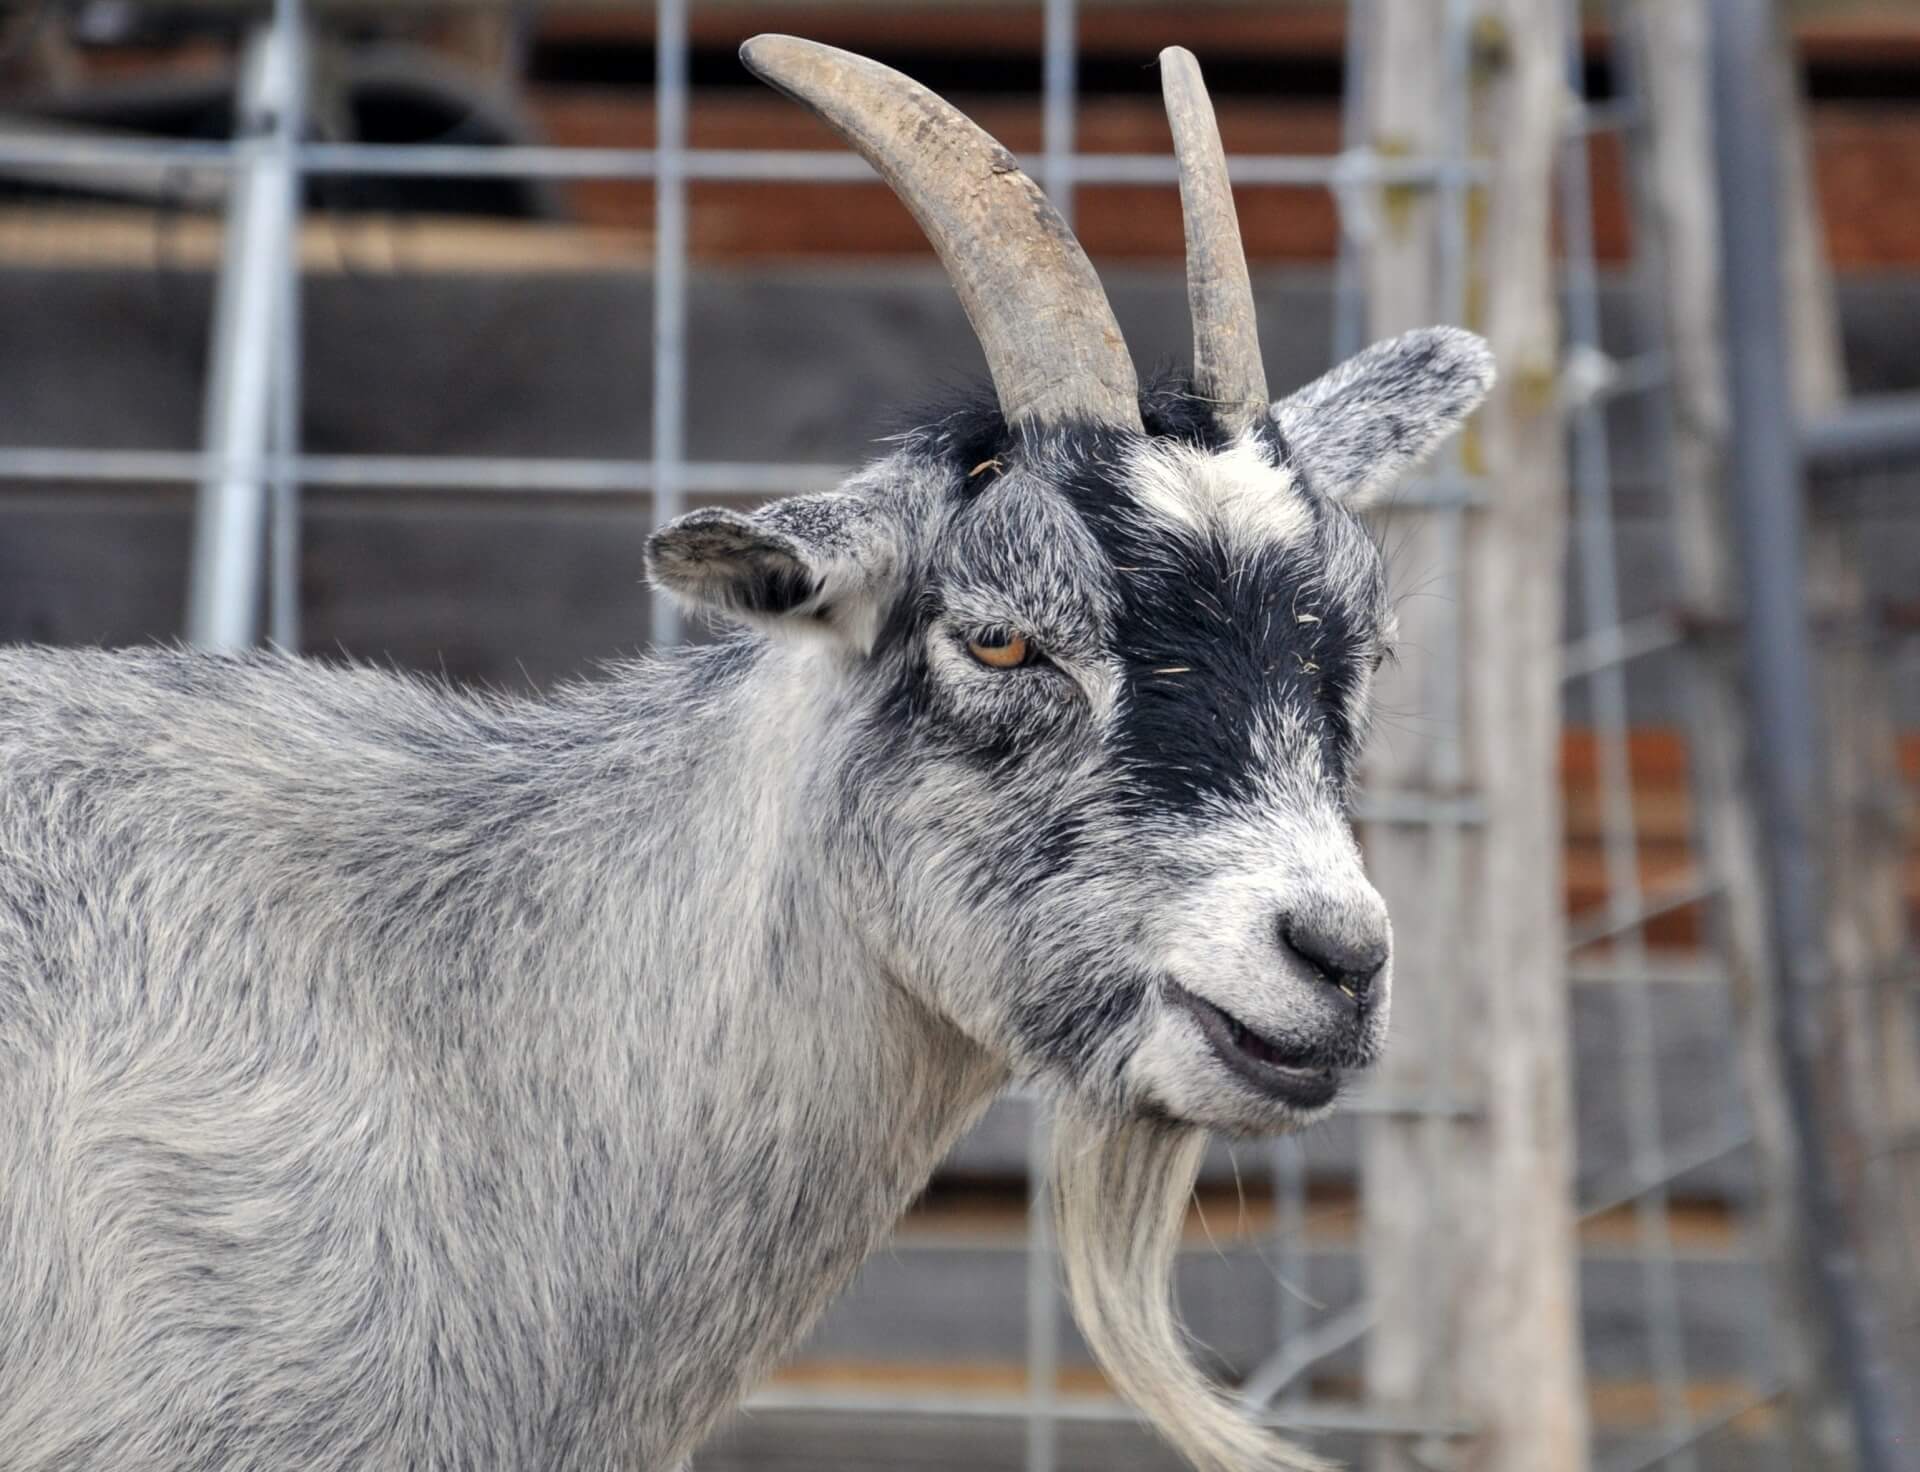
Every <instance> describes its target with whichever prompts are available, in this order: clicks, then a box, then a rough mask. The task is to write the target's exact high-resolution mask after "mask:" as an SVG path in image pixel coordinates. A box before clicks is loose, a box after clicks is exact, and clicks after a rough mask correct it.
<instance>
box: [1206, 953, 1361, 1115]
mask: <svg viewBox="0 0 1920 1472" xmlns="http://www.w3.org/2000/svg"><path fill="white" fill-rule="evenodd" d="M1168 991H1169V992H1170V993H1171V995H1172V997H1173V1000H1174V1001H1175V1002H1177V1003H1179V1005H1180V1007H1181V1010H1183V1011H1184V1012H1186V1014H1187V1015H1188V1016H1189V1017H1191V1018H1192V1019H1193V1020H1194V1023H1195V1024H1196V1025H1197V1026H1198V1027H1199V1029H1200V1035H1201V1036H1202V1037H1203V1038H1205V1039H1206V1040H1207V1046H1208V1047H1210V1048H1211V1049H1212V1050H1213V1054H1214V1056H1215V1057H1216V1058H1218V1059H1219V1060H1220V1062H1221V1063H1222V1064H1223V1065H1225V1067H1226V1068H1227V1071H1228V1072H1230V1073H1232V1074H1233V1075H1234V1076H1235V1077H1236V1078H1238V1079H1239V1080H1240V1081H1241V1082H1242V1083H1245V1084H1247V1085H1249V1086H1250V1087H1252V1088H1253V1089H1255V1090H1256V1091H1257V1092H1259V1093H1261V1094H1264V1095H1266V1096H1267V1097H1268V1098H1270V1099H1278V1100H1279V1101H1280V1102H1281V1103H1283V1104H1287V1105H1291V1106H1292V1107H1293V1108H1295V1109H1323V1108H1325V1107H1326V1106H1327V1105H1329V1104H1331V1103H1332V1102H1333V1098H1334V1095H1336V1094H1338V1093H1339V1092H1340V1071H1339V1070H1338V1069H1336V1068H1334V1067H1332V1066H1331V1065H1329V1064H1327V1063H1325V1062H1322V1061H1321V1060H1320V1058H1319V1057H1318V1056H1316V1054H1315V1053H1314V1052H1313V1051H1312V1050H1310V1049H1305V1048H1299V1047H1288V1046H1286V1045H1285V1044H1284V1043H1278V1042H1275V1041H1274V1040H1273V1039H1272V1038H1269V1037H1265V1036H1263V1035H1262V1034H1260V1033H1258V1032H1255V1031H1254V1030H1253V1029H1252V1028H1250V1027H1248V1026H1247V1025H1246V1024H1245V1023H1244V1022H1242V1021H1241V1020H1240V1019H1239V1018H1237V1017H1235V1016H1234V1015H1233V1014H1232V1013H1230V1012H1223V1011H1221V1010H1220V1008H1218V1007H1216V1006H1214V1005H1213V1003H1211V1002H1209V1001H1208V1000H1207V999H1206V998H1205V997H1201V996H1196V995H1195V994H1194V993H1192V992H1190V991H1188V990H1187V989H1186V988H1185V987H1183V986H1179V985H1177V984H1175V983H1172V982H1169V983H1168Z"/></svg>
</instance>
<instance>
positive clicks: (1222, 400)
mask: <svg viewBox="0 0 1920 1472" xmlns="http://www.w3.org/2000/svg"><path fill="white" fill-rule="evenodd" d="M1160 91H1161V95H1162V96H1163V97H1164V98H1165V99H1166V104H1167V121H1168V122H1169V123H1171V124H1172V125H1173V152H1174V156H1175V157H1176V158H1177V159H1178V160H1179V162H1180V211H1181V214H1182V216H1183V217H1184V218H1185V221H1186V227H1187V305H1188V307H1189V308H1190V309H1191V310H1192V313H1193V384H1194V388H1195V389H1196V390H1198V391H1199V392H1200V393H1201V394H1202V395H1204V396H1205V397H1206V398H1209V399H1211V400H1213V401H1214V402H1215V403H1216V404H1218V405H1219V409H1218V410H1217V414H1216V417H1217V418H1218V419H1219V421H1220V423H1221V424H1222V425H1223V426H1224V427H1226V428H1227V429H1230V430H1234V431H1239V430H1242V429H1245V428H1246V427H1247V426H1248V425H1250V424H1253V423H1254V422H1255V421H1256V420H1258V418H1259V417H1260V416H1261V415H1263V414H1265V413H1266V412H1267V371H1266V369H1265V368H1263V367H1262V366H1261V363H1260V336H1259V332H1258V330H1257V329H1256V327H1255V324H1254V317H1253V283H1252V282H1251V281H1250V280H1248V278H1247V257H1246V252H1245V251H1243V250H1242V249H1241V248H1240V220H1239V217H1238V216H1237V215H1235V214H1234V210H1233V189H1232V187H1231V186H1230V185H1229V184H1228V183H1227V155H1226V151H1225V150H1224V149H1223V148H1221V146H1220V128H1219V125H1218V124H1217V123H1216V122H1215V121H1214V117H1213V103H1212V101H1211V100H1210V99H1209V98H1208V97H1207V84H1206V83H1205V82H1204V81H1202V80H1201V79H1200V63H1199V62H1197V61H1195V60H1194V57H1193V53H1192V52H1191V51H1188V50H1187V49H1186V48H1185V47H1182V46H1169V47H1168V48H1167V49H1166V50H1165V51H1162V52H1161V53H1160Z"/></svg>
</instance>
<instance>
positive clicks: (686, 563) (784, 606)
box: [647, 491, 897, 651]
mask: <svg viewBox="0 0 1920 1472" xmlns="http://www.w3.org/2000/svg"><path fill="white" fill-rule="evenodd" d="M890 532H891V526H890V524H889V522H888V521H887V519H886V518H884V517H881V516H879V515H877V514H876V513H875V511H874V509H873V507H872V506H871V504H870V503H868V502H867V501H866V500H864V499H863V498H861V497H859V496H855V495H849V494H847V493H846V492H843V491H829V492H825V493H823V494H820V495H812V496H792V497H789V498H788V499H786V500H784V501H775V502H774V503H773V504H772V505H769V506H763V507H762V508H761V509H760V510H758V511H756V512H754V513H753V514H752V515H750V516H747V515H742V514H741V513H740V512H738V511H727V510H723V509H721V508H719V507H712V508H708V509H706V510H702V511H689V512H688V513H687V514H686V515H685V516H680V517H676V518H674V520H672V521H670V522H668V523H667V524H666V525H665V526H663V527H661V528H660V530H659V531H657V532H655V533H654V534H653V535H652V536H651V537H649V538H648V539H647V576H648V577H649V578H651V579H652V580H653V582H654V585H655V586H656V587H660V588H663V589H665V590H666V591H667V592H669V593H671V594H672V595H673V596H674V598H675V599H676V600H678V601H679V602H680V603H681V604H682V605H683V606H685V607H688V608H692V609H698V610H700V611H703V612H706V613H713V614H720V615H723V616H726V617H729V618H734V619H737V620H739V621H740V622H742V623H748V624H753V625H755V626H757V627H760V628H763V629H766V630H767V631H769V632H770V633H824V634H830V635H834V636H837V637H839V638H843V639H846V640H847V641H849V642H850V643H852V644H853V645H855V646H856V647H857V648H859V649H861V650H862V651H865V650H867V649H870V648H872V647H873V641H874V638H875V636H876V635H877V633H878V631H879V625H880V617H881V614H882V613H883V612H884V603H885V598H886V594H887V591H888V589H889V588H890V587H891V585H892V582H893V574H894V568H895V564H896V560H897V559H896V556H895V548H894V542H893V538H892V536H891V535H890Z"/></svg>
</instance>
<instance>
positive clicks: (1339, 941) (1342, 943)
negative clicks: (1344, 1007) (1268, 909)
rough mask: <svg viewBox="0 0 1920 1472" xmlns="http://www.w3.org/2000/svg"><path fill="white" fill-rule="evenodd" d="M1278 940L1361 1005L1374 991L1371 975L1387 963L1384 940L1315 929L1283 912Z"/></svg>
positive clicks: (1377, 972) (1330, 983) (1373, 975)
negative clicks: (1334, 933)
mask: <svg viewBox="0 0 1920 1472" xmlns="http://www.w3.org/2000/svg"><path fill="white" fill-rule="evenodd" d="M1280 940H1281V942H1282V943H1283V944H1284V945H1285V946H1286V948H1287V949H1288V950H1290V951H1292V952H1293V953H1294V954H1295V955H1296V956H1298V957H1299V958H1300V959H1301V960H1303V961H1305V962H1306V963H1307V964H1308V965H1309V966H1311V967H1312V968H1313V969H1314V971H1315V972H1316V973H1318V975H1319V977H1320V979H1321V980H1322V981H1325V982H1327V983H1328V984H1329V985H1331V986H1336V987H1338V988H1339V989H1340V990H1341V991H1342V992H1344V993H1346V995H1347V996H1348V998H1350V999H1351V1000H1352V1001H1353V1002H1355V1003H1356V1004H1359V1005H1362V1006H1364V1005H1365V1004H1366V1002H1367V998H1368V993H1370V992H1371V991H1372V990H1373V982H1374V978H1375V977H1377V976H1378V975H1379V974H1380V972H1381V969H1382V968H1383V967H1384V966H1385V965H1386V964H1387V943H1386V941H1385V940H1383V939H1376V938H1372V937H1352V936H1344V935H1333V934H1329V933H1326V932H1322V931H1317V930H1315V929H1314V928H1313V927H1312V926H1310V925H1302V924H1300V923H1298V922H1296V921H1295V920H1294V919H1293V918H1292V917H1291V916H1285V915H1283V916H1282V917H1281V919H1280Z"/></svg>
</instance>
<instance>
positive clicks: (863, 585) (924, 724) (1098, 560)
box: [650, 330, 1491, 1131]
mask: <svg viewBox="0 0 1920 1472" xmlns="http://www.w3.org/2000/svg"><path fill="white" fill-rule="evenodd" d="M1490 376H1491V370H1490V366H1489V361H1488V359H1487V356H1486V353H1485V350H1484V347H1483V346H1482V345H1481V344H1480V342H1479V340H1478V339H1476V338H1473V337H1471V336H1470V335H1468V334H1465V333H1459V332H1451V331H1445V330H1436V331H1432V332H1425V333H1415V334H1410V335H1409V336H1407V337H1405V338H1401V339H1398V340H1396V341H1394V342H1392V343H1387V344H1383V345H1381V346H1380V347H1377V348H1375V349H1372V350H1370V351H1369V352H1368V353H1366V354H1362V355H1361V357H1360V358H1358V359H1356V360H1354V361H1353V362H1352V363H1350V364H1348V365H1346V366H1345V367H1344V368H1342V369H1338V370H1336V371H1335V372H1334V373H1331V374H1329V375H1328V376H1327V377H1326V378H1324V379H1322V380H1320V381H1319V382H1318V383H1316V384H1314V385H1312V386H1310V387H1309V388H1307V389H1305V390H1303V391H1302V392H1301V393H1299V394H1296V395H1295V396H1293V397H1292V398H1290V399H1287V400H1284V401H1282V402H1281V403H1280V404H1277V405H1275V406H1274V407H1273V410H1272V413H1271V414H1270V415H1269V416H1266V417H1265V418H1263V419H1262V420H1261V421H1260V422H1258V423H1257V424H1255V425H1254V426H1252V427H1250V428H1248V429H1246V430H1243V431H1241V432H1239V433H1236V434H1232V435H1229V434H1227V433H1225V432H1223V431H1222V430H1220V429H1219V428H1218V427H1217V426H1216V425H1215V423H1214V421H1213V419H1212V418H1211V417H1210V416H1209V415H1208V414H1206V413H1205V412H1203V409H1202V408H1201V407H1196V405H1197V401H1196V400H1195V399H1194V398H1193V397H1192V396H1191V395H1185V394H1181V393H1176V392H1150V393H1149V394H1148V395H1146V396H1145V397H1144V398H1143V400H1142V417H1143V427H1142V430H1141V431H1140V432H1138V433H1134V432H1116V431H1112V430H1110V429H1105V428H1100V429H1074V428H1071V427H1069V428H1065V429H1061V430H1057V431H1052V432H1047V433H1021V432H1010V431H1009V430H1008V429H1007V428H1006V427H1005V426H1004V424H1003V423H1002V421H1001V420H1000V418H999V417H998V415H997V414H995V413H992V412H990V411H980V412H976V413H966V412H962V413H959V414H955V415H950V416H948V417H946V418H944V419H942V420H939V421H937V422H936V424H935V426H934V428H932V429H929V430H925V431H921V432H918V433H916V434H914V435H911V436H908V437H907V439H906V441H905V442H904V444H903V445H902V447H901V448H900V449H899V450H898V451H897V452H896V453H895V454H894V455H892V456H891V457H889V458H888V459H886V460H883V461H881V462H879V463H878V464H877V465H875V466H874V467H872V468H870V469H869V470H868V471H866V472H865V473H863V474H862V475H860V476H858V477H856V478H855V479H854V480H853V481H851V482H850V483H849V484H848V486H847V487H846V488H845V489H844V490H842V491H840V492H836V493H833V494H830V495H826V496H815V497H801V498H796V499H793V500H790V501H786V502H782V503H778V504H776V505H774V506H771V507H769V508H767V509H766V510H764V511H762V512H760V513H759V514H757V515H755V516H752V517H747V516H741V515H737V514H735V513H732V512H728V511H702V512H696V513H693V514H692V515H690V516H687V517H684V518H682V519H681V520H680V521H678V522H676V523H674V524H673V525H671V526H669V527H667V528H665V529H663V530H662V531H661V532H660V533H659V534H658V535H657V536H656V537H655V538H654V540H653V542H652V544H651V546H650V559H651V566H652V571H653V574H654V577H655V578H656V580H657V581H659V582H660V583H661V584H662V585H664V586H665V587H667V588H669V589H670V590H672V591H673V592H675V593H676V594H678V595H680V596H681V597H682V598H683V600H685V601H687V602H689V603H691V604H694V605H696V606H699V607H704V608H706V609H708V610H720V611H723V612H725V613H729V614H731V615H733V616H735V617H737V618H740V619H742V620H744V621H746V622H748V623H750V624H754V625H758V626H760V627H761V628H763V629H765V630H767V631H768V632H771V633H774V634H781V635H801V636H811V637H802V638H800V639H799V640H797V641H796V640H793V639H788V640H784V641H782V642H783V643H784V645H785V647H784V648H783V649H781V650H779V651H767V652H766V653H765V655H764V657H765V658H768V659H771V660H778V661H783V662H793V663H794V665H795V667H797V668H799V669H801V670H804V671H806V672H807V673H806V677H805V678H806V679H807V680H808V681H809V682H811V683H812V684H814V685H815V686H816V687H817V688H815V689H812V690H810V691H809V698H810V699H812V700H813V701H815V702H817V704H816V706H815V710H816V713H817V722H816V721H815V720H811V719H810V720H808V721H807V722H806V723H805V724H806V728H808V729H810V730H812V731H813V733H814V734H813V735H812V736H811V737H810V738H809V740H810V743H811V747H812V751H811V755H810V758H809V763H808V766H809V770H810V772H811V773H812V776H811V777H810V779H809V781H810V784H811V787H812V790H811V791H810V793H809V794H808V801H809V802H810V804H811V805H812V807H813V809H814V810H815V811H817V812H818V813H819V814H820V817H819V820H818V827H817V831H818V832H819V833H820V835H821V840H822V847H821V849H820V856H821V858H820V861H821V862H822V863H825V864H829V865H831V866H833V867H834V868H835V869H836V871H837V875H838V877H837V880H836V883H837V884H838V885H839V886H840V887H841V890H842V893H843V897H844V899H845V901H846V908H845V913H846V914H848V915H850V916H854V917H857V918H856V921H855V928H856V929H858V930H859V931H860V932H861V937H860V938H861V941H862V943H863V944H865V945H867V946H869V947H870V948H871V950H872V954H874V956H875V957H876V958H877V959H879V961H880V962H881V964H883V965H885V966H886V967H888V968H889V969H890V970H891V971H892V972H893V973H894V974H896V975H897V976H898V977H899V978H900V979H901V981H902V982H903V983H905V984H907V985H909V986H911V987H913V988H915V989H916V990H917V991H919V993H920V994H921V995H922V996H923V998H924V999H925V1000H927V1001H928V1002H929V1003H930V1004H931V1005H932V1006H934V1007H935V1008H937V1009H938V1010H940V1011H941V1012H943V1013H944V1014H946V1015H947V1016H949V1017H950V1018H951V1019H952V1020H953V1021H955V1022H956V1023H957V1024H958V1025H959V1026H960V1027H962V1028H963V1029H964V1030H965V1031H966V1032H967V1033H969V1034H970V1035H972V1036H973V1037H974V1038H976V1039H977V1040H978V1041H980V1042H982V1043H983V1044H985V1045H986V1046H988V1047H989V1048H991V1049H992V1050H993V1051H995V1052H996V1053H997V1054H998V1055H1000V1056H1001V1057H1003V1058H1004V1059H1006V1060H1007V1061H1008V1062H1009V1064H1010V1065H1011V1066H1012V1067H1013V1068H1015V1069H1016V1070H1017V1071H1019V1072H1021V1073H1023V1074H1024V1075H1026V1076H1029V1077H1037V1078H1041V1079H1045V1080H1047V1081H1049V1082H1052V1083H1055V1084H1058V1085H1062V1086H1065V1087H1067V1088H1070V1089H1072V1090H1073V1091H1075V1092H1076V1093H1077V1094H1079V1095H1080V1096H1081V1097H1082V1098H1083V1099H1084V1100H1086V1101H1088V1102H1092V1103H1096V1104H1098V1105H1099V1106H1101V1107H1103V1108H1106V1109H1110V1110H1119V1111H1123V1112H1126V1113H1129V1114H1142V1113H1144V1114H1158V1115H1162V1116H1169V1117H1172V1118H1174V1119H1178V1120H1181V1121H1184V1122H1189V1123H1194V1124H1201V1125H1206V1126H1210V1127H1213V1128H1216V1129H1228V1130H1239V1131H1260V1130H1272V1129H1276V1128H1283V1127H1287V1126H1289V1125H1292V1124H1296V1123H1298V1122H1300V1121H1301V1120H1303V1119H1306V1118H1310V1117H1312V1116H1313V1115H1315V1114H1317V1113H1319V1112H1321V1111H1323V1110H1324V1109H1325V1108H1326V1107H1327V1106H1328V1105H1329V1104H1330V1103H1331V1102H1332V1100H1333V1098H1334V1095H1335V1093H1336V1091H1337V1089H1338V1087H1339V1083H1340V1080H1341V1078H1342V1076H1343V1075H1344V1074H1345V1073H1346V1072H1348V1071H1350V1070H1353V1069H1357V1068H1362V1067H1365V1066H1366V1065H1367V1064H1368V1063H1369V1062H1371V1061H1372V1060H1373V1059H1374V1057H1375V1056H1376V1055H1377V1053H1378V1052H1379V1049H1380V1046H1381V1043H1382V1040H1383V1036H1384V1032H1385V1027H1386V1017H1387V1006H1388V996H1389V991H1390V972H1391V965H1390V961H1389V930H1388V923H1387V916H1386V911H1385V907H1384V905H1383V904H1382V902H1381V900H1380V897H1379V895H1378V894H1377V893H1376V892H1375V891H1374V890H1373V888H1372V887H1371V886H1370V885H1369V884H1368V883H1367V881H1366V878H1365V876H1364V874H1363V872H1362V870H1361V865H1360V859H1359V854H1358V851H1357V848H1356V846H1355V844H1354V841H1353V839H1352V836H1351V833H1350V830H1349V827H1348V822H1347V804H1348V799H1349V796H1350V794H1351V790H1352V781H1353V772H1354V766H1355V762H1356V760H1357V757H1358V754H1359V748H1360V744H1361V740H1362V737H1363V735H1364V732H1365V730H1366V726H1367V715H1368V702H1369V687H1370V684H1371V680H1372V676H1373V672H1374V670H1375V669H1376V668H1377V666H1378V665H1379V663H1380V662H1381V660H1382V659H1383V658H1384V657H1385V656H1386V655H1387V654H1388V652H1389V651H1390V647H1391V642H1392V628H1391V614H1390V611H1389V607H1388V604H1387V601H1386V592H1385V580H1384V577H1383V572H1382V566H1381V559H1380V556H1379V554H1378V551H1377V549H1376V548H1375V546H1374V544H1373V542H1372V540H1371V539H1370V537H1369V536H1368V534H1367V533H1366V531H1365V530H1364V529H1363V527H1362V525H1361V523H1360V521H1359V519H1358V517H1357V516H1356V514H1355V511H1356V509H1357V506H1358V504H1359V503H1360V502H1361V501H1363V500H1364V499H1366V498H1367V497H1369V496H1372V495H1374V494H1377V493H1378V492H1379V491H1380V490H1381V489H1382V488H1383V487H1384V486H1386V485H1387V484H1389V483H1390V482H1391V481H1392V479H1393V477H1394V476H1395V474H1396V473H1397V472H1398V471H1399V470H1401V469H1402V468H1403V467H1404V466H1405V465H1406V464H1407V463H1408V462H1410V461H1411V460H1412V459H1413V458H1414V457H1416V456H1417V455H1419V454H1421V453H1424V452H1425V451H1426V449H1427V448H1429V447H1430V446H1431V445H1432V444H1433V443H1434V442H1435V441H1436V440H1437V439H1438V438H1440V437H1441V436H1442V435H1444V434H1445V433H1447V432H1448V431H1450V430H1451V429H1452V428H1453V427H1454V426H1455V425H1456V424H1457V423H1458V422H1459V421H1460V419H1461V418H1462V417H1463V416H1464V415H1465V414H1466V413H1467V412H1468V411H1469V410H1470V409H1471V408H1472V407H1473V405H1474V404H1475V403H1476V402H1477V401H1478V400H1479V398H1480V396H1481V395H1482V393H1483V392H1484V391H1485V388H1486V386H1487V383H1488V382H1489V380H1490ZM779 683H780V684H781V686H782V687H783V688H784V689H785V690H787V691H789V692H790V691H791V690H792V689H793V688H794V687H793V686H792V685H791V684H790V683H788V682H786V681H781V682H779ZM789 698H790V695H788V696H783V699H789ZM763 718H766V719H787V718H790V717H789V716H788V715H787V713H785V712H782V713H780V714H779V715H775V714H773V713H769V714H768V715H767V716H765V717H763Z"/></svg>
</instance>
